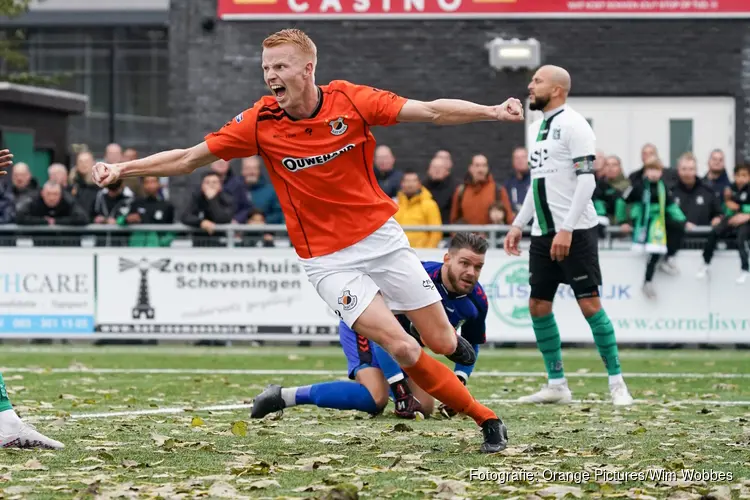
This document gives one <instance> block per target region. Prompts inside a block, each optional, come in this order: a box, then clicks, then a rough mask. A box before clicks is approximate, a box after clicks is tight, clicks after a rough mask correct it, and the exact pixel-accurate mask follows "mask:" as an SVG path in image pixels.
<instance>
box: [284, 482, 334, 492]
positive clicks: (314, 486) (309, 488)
mask: <svg viewBox="0 0 750 500" xmlns="http://www.w3.org/2000/svg"><path fill="white" fill-rule="evenodd" d="M328 488H330V486H326V485H325V484H309V485H307V486H300V487H299V488H293V489H292V491H293V492H295V493H309V492H311V491H322V490H327V489H328Z"/></svg>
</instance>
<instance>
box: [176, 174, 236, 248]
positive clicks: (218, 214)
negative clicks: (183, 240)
mask: <svg viewBox="0 0 750 500" xmlns="http://www.w3.org/2000/svg"><path fill="white" fill-rule="evenodd" d="M234 214H235V209H234V203H233V200H232V197H231V196H229V195H228V194H227V193H224V192H222V184H221V178H220V177H219V175H218V174H217V173H216V172H213V171H210V172H208V173H206V174H204V175H203V180H202V181H201V187H200V191H198V192H197V193H196V194H195V195H194V196H193V199H192V200H191V203H190V207H189V208H188V211H187V212H186V213H185V215H183V216H182V223H183V224H185V225H187V226H191V227H199V228H201V229H203V230H204V231H206V232H207V233H208V234H214V232H215V231H216V225H217V224H229V223H230V222H232V217H233V216H234Z"/></svg>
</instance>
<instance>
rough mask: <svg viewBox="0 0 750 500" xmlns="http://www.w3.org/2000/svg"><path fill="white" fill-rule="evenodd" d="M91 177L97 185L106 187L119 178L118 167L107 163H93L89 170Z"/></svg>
mask: <svg viewBox="0 0 750 500" xmlns="http://www.w3.org/2000/svg"><path fill="white" fill-rule="evenodd" d="M91 177H92V178H93V179H94V182H95V183H96V185H97V186H99V187H107V186H109V185H110V184H113V183H115V182H117V180H118V179H119V178H120V167H118V166H117V165H111V164H109V163H102V162H99V163H97V164H96V165H94V168H93V169H92V171H91Z"/></svg>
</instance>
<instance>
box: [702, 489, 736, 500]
mask: <svg viewBox="0 0 750 500" xmlns="http://www.w3.org/2000/svg"><path fill="white" fill-rule="evenodd" d="M703 498H705V499H706V500H731V498H732V492H731V490H730V489H729V486H718V487H716V488H714V489H713V490H711V491H710V492H709V493H708V495H706V496H705V497H703Z"/></svg>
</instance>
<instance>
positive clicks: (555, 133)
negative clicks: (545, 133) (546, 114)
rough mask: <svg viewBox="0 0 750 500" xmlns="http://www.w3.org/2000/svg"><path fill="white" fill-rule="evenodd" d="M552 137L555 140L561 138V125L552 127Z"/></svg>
mask: <svg viewBox="0 0 750 500" xmlns="http://www.w3.org/2000/svg"><path fill="white" fill-rule="evenodd" d="M552 139H553V140H555V141H559V140H560V127H557V128H556V129H552Z"/></svg>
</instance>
